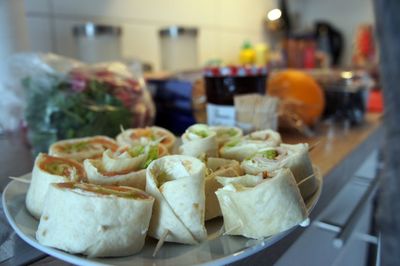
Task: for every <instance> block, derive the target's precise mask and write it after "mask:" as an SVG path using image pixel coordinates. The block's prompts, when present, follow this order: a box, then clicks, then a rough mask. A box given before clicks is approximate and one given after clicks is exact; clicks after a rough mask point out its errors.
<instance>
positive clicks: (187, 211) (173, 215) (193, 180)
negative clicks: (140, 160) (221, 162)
mask: <svg viewBox="0 0 400 266" xmlns="http://www.w3.org/2000/svg"><path fill="white" fill-rule="evenodd" d="M204 175H205V165H204V163H203V162H201V161H200V160H199V159H196V158H194V157H190V156H185V155H169V156H165V157H162V158H160V159H158V160H155V161H153V162H152V163H151V164H150V165H149V167H148V168H147V172H146V192H147V193H149V194H150V195H152V196H153V197H154V198H155V202H154V208H153V215H152V217H151V222H150V227H149V235H150V236H152V237H154V238H156V239H160V238H161V237H162V236H163V235H164V234H165V233H166V232H168V234H167V236H166V238H165V241H170V242H177V243H183V244H197V243H199V242H201V241H203V240H205V239H206V238H207V232H206V229H205V227H204V209H205V194H204Z"/></svg>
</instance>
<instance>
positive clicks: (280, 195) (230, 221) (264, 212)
mask: <svg viewBox="0 0 400 266" xmlns="http://www.w3.org/2000/svg"><path fill="white" fill-rule="evenodd" d="M217 179H218V181H219V182H221V184H223V185H224V187H223V188H221V189H219V190H217V192H216V194H217V197H218V200H219V203H220V206H221V210H222V214H223V217H224V227H225V233H226V234H228V235H242V236H245V237H249V238H255V239H261V238H264V237H268V236H271V235H274V234H277V233H280V232H283V231H285V230H287V229H289V228H291V227H293V226H296V225H297V224H299V223H301V222H302V221H304V220H305V219H306V218H307V210H306V206H305V204H304V201H303V199H302V198H301V195H300V192H299V189H298V187H297V185H296V181H295V179H294V177H293V175H292V173H291V172H290V170H289V169H286V168H284V169H280V170H278V171H277V172H275V173H274V175H273V176H272V177H271V178H267V179H263V178H262V175H257V176H252V175H245V176H242V177H239V178H223V177H218V178H217ZM235 179H236V180H235Z"/></svg>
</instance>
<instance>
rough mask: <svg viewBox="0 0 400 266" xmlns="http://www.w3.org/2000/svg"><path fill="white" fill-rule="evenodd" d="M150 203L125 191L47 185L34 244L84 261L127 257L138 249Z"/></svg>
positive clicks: (142, 195) (143, 195) (136, 193)
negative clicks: (87, 259) (78, 256)
mask: <svg viewBox="0 0 400 266" xmlns="http://www.w3.org/2000/svg"><path fill="white" fill-rule="evenodd" d="M153 202H154V198H153V197H151V196H150V195H148V194H146V193H145V192H144V191H141V190H139V189H135V188H131V187H113V186H98V185H94V184H83V183H58V184H51V185H50V188H49V191H48V194H47V198H46V203H45V207H44V210H43V215H42V217H41V219H40V223H39V227H38V230H37V231H36V239H37V240H38V242H39V243H40V244H42V245H44V246H49V247H54V248H58V249H61V250H64V251H66V252H69V253H80V254H84V255H88V256H89V257H115V256H127V255H132V254H135V253H137V252H139V251H141V249H142V248H143V245H144V241H145V237H146V232H147V230H148V226H149V222H150V217H151V212H152V206H153Z"/></svg>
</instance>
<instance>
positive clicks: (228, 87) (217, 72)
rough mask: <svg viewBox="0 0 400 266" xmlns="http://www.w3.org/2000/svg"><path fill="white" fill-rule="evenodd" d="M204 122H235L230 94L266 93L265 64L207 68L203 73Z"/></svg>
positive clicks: (217, 123)
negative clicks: (205, 97) (204, 91)
mask: <svg viewBox="0 0 400 266" xmlns="http://www.w3.org/2000/svg"><path fill="white" fill-rule="evenodd" d="M204 79H205V87H206V96H207V123H208V124H209V125H227V126H234V125H235V107H234V96H235V95H238V94H248V93H259V94H265V92H266V79H267V68H266V67H255V66H254V67H253V66H251V67H250V66H240V67H235V66H229V67H214V68H207V69H205V72H204Z"/></svg>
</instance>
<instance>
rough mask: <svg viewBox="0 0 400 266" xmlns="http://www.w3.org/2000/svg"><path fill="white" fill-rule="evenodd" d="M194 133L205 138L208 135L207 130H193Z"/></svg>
mask: <svg viewBox="0 0 400 266" xmlns="http://www.w3.org/2000/svg"><path fill="white" fill-rule="evenodd" d="M193 133H194V134H196V135H197V136H199V137H201V138H207V137H208V132H207V131H206V130H195V131H193Z"/></svg>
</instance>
